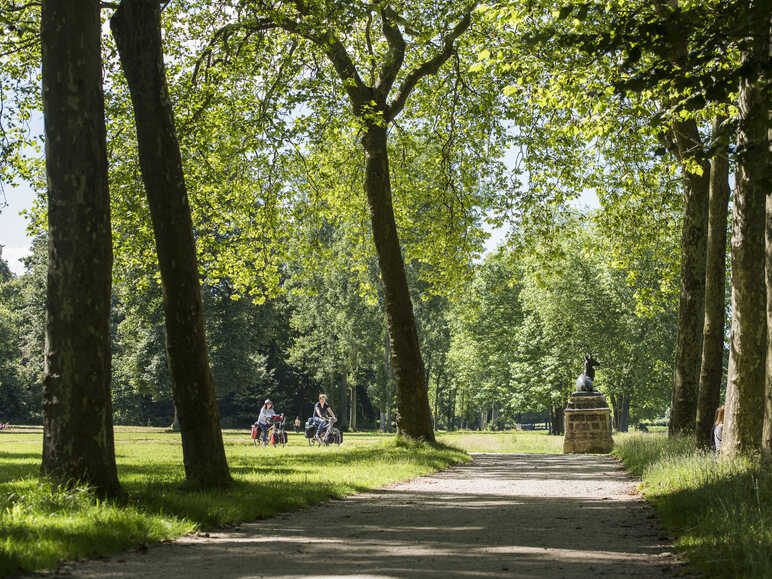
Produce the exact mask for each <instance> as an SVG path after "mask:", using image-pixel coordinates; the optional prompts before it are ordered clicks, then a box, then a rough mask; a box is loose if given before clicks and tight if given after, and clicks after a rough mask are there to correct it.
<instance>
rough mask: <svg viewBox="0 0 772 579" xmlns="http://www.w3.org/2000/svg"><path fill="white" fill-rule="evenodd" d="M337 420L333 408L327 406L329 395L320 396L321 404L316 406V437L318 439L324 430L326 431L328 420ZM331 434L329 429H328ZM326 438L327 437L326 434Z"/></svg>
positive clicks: (318, 403)
mask: <svg viewBox="0 0 772 579" xmlns="http://www.w3.org/2000/svg"><path fill="white" fill-rule="evenodd" d="M328 417H330V418H333V419H335V420H337V418H335V414H334V413H333V411H332V408H330V405H329V404H327V394H319V402H317V403H316V404H314V416H313V418H314V422H316V436H317V437H318V436H319V435H320V434H321V432H322V430H324V429H325V428H326V426H327V423H328V420H327V418H328ZM328 432H329V429H328ZM325 436H327V435H326V434H325Z"/></svg>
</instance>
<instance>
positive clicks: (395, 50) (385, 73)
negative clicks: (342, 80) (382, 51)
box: [375, 5, 405, 102]
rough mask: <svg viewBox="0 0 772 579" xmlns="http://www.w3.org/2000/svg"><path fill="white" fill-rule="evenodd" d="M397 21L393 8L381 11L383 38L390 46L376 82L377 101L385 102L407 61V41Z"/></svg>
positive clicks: (386, 7) (389, 7)
mask: <svg viewBox="0 0 772 579" xmlns="http://www.w3.org/2000/svg"><path fill="white" fill-rule="evenodd" d="M397 20H398V15H397V13H396V12H395V11H394V9H393V8H392V7H391V6H389V5H386V6H384V7H383V8H382V9H381V23H382V27H383V36H384V37H385V38H386V43H387V44H388V45H389V52H388V54H387V55H386V59H385V60H384V62H383V66H382V67H381V72H380V74H379V75H378V80H376V82H375V94H376V95H377V97H379V98H377V100H383V101H384V102H385V101H386V97H387V96H388V94H389V91H390V90H391V87H392V86H393V85H394V81H395V80H396V78H397V73H399V69H400V68H402V63H403V62H404V60H405V39H404V38H403V36H402V32H401V31H400V29H399V26H397Z"/></svg>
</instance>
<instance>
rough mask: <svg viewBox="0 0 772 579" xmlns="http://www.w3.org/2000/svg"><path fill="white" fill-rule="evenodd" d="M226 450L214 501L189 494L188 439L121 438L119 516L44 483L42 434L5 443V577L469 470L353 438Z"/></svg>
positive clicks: (428, 452)
mask: <svg viewBox="0 0 772 579" xmlns="http://www.w3.org/2000/svg"><path fill="white" fill-rule="evenodd" d="M224 441H225V447H226V453H227V455H228V463H229V465H230V468H231V473H232V474H233V478H234V484H233V485H232V486H231V487H230V488H228V489H225V490H220V491H207V492H205V491H200V490H191V489H189V488H187V487H186V486H185V484H184V470H183V466H182V449H181V444H180V437H179V434H174V433H170V432H166V431H164V430H163V429H152V428H121V427H118V428H116V431H115V451H116V459H117V462H118V475H119V478H120V480H121V483H122V484H123V486H124V488H125V489H126V491H128V494H129V501H128V504H126V505H122V506H116V505H114V504H112V503H109V502H100V501H97V500H95V499H94V497H93V496H92V494H91V493H90V492H89V491H88V490H87V489H78V488H76V489H73V490H58V489H53V488H51V487H49V486H47V485H45V484H41V483H40V481H39V480H38V476H37V475H38V470H39V468H40V449H41V447H42V432H41V430H40V429H24V430H19V429H14V431H11V432H2V433H0V443H2V446H1V447H0V448H1V449H2V451H0V576H6V575H9V574H16V573H19V572H23V571H30V570H34V569H41V568H50V567H53V566H56V564H57V563H58V562H60V561H62V560H71V559H77V558H82V557H93V556H98V555H104V554H108V553H111V552H115V551H118V550H121V549H125V548H127V547H130V546H133V545H138V544H144V543H148V542H154V541H160V540H163V539H166V538H172V537H177V536H180V535H182V534H185V533H188V532H192V531H196V530H200V529H206V528H212V527H222V526H227V525H229V524H233V523H236V522H238V521H244V520H253V519H258V518H262V517H267V516H270V515H272V514H275V513H278V512H282V511H291V510H295V509H299V508H302V507H305V506H308V505H312V504H315V503H318V502H321V501H324V500H327V499H330V498H334V497H341V496H345V495H347V494H351V493H355V492H361V491H364V490H367V489H370V488H373V487H377V486H381V485H383V484H387V483H390V482H394V481H398V480H406V479H410V478H413V477H415V476H419V475H421V474H426V473H429V472H433V471H436V470H439V469H442V468H445V467H446V466H448V465H450V464H453V463H455V462H460V461H464V460H468V457H467V455H465V454H464V453H463V452H462V451H460V450H457V449H452V448H447V447H441V446H438V447H431V446H428V445H409V447H407V446H405V445H397V444H394V440H393V437H388V436H383V435H381V436H378V435H366V434H346V435H345V442H344V444H343V445H342V446H341V447H328V448H309V447H308V445H307V444H306V442H305V439H304V438H303V436H302V435H298V434H291V435H290V444H288V445H287V446H286V447H285V448H270V447H269V448H255V447H254V446H253V445H252V443H251V441H250V440H249V435H248V432H247V431H235V430H226V431H225V432H224Z"/></svg>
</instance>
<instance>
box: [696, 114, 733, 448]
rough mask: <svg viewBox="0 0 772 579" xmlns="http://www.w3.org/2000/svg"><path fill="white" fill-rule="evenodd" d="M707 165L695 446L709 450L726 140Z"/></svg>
mask: <svg viewBox="0 0 772 579" xmlns="http://www.w3.org/2000/svg"><path fill="white" fill-rule="evenodd" d="M720 125H721V119H716V120H714V122H713V133H714V134H716V135H718V134H720V130H721V127H720ZM720 143H721V146H720V147H719V148H718V149H717V150H716V153H715V154H714V155H713V158H712V159H711V163H710V201H709V205H710V206H709V210H708V249H707V251H708V252H707V257H706V268H705V323H704V326H703V331H702V334H703V342H702V362H701V366H700V387H699V393H698V396H697V420H696V435H697V443H698V444H699V445H700V446H701V447H702V448H710V447H711V445H712V443H713V423H714V419H715V413H716V409H717V408H718V406H719V401H720V399H721V379H722V377H723V366H724V326H725V324H724V320H725V318H726V288H725V279H726V230H727V214H728V206H729V158H728V155H729V150H728V149H729V147H728V145H729V139H728V138H722V139H721V140H720Z"/></svg>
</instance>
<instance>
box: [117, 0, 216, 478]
mask: <svg viewBox="0 0 772 579" xmlns="http://www.w3.org/2000/svg"><path fill="white" fill-rule="evenodd" d="M110 26H111V28H112V31H113V35H114V36H115V40H116V44H117V46H118V51H119V53H120V58H121V65H122V67H123V71H124V73H125V75H126V80H127V81H128V85H129V90H130V92H131V100H132V104H133V107H134V118H135V121H136V125H137V144H138V148H139V162H140V167H141V169H142V178H143V180H144V182H145V189H146V192H147V198H148V203H149V205H150V215H151V218H152V221H153V230H154V233H155V240H156V249H157V252H158V263H159V266H160V269H161V281H162V284H163V301H164V312H165V315H166V350H167V355H168V357H169V366H170V368H171V374H172V384H173V390H174V405H175V408H176V410H177V416H178V419H179V423H180V432H181V436H182V450H183V460H184V463H185V475H186V478H187V480H188V482H190V483H191V484H193V485H196V486H200V487H216V486H222V485H225V484H228V483H229V482H230V480H231V479H230V473H229V471H228V464H227V461H226V458H225V449H224V446H223V439H222V431H221V430H220V419H219V413H218V409H217V399H216V396H215V387H214V380H213V378H212V372H211V369H210V366H209V355H208V349H207V342H206V335H205V332H204V316H203V306H202V300H201V287H200V283H199V278H198V262H197V258H196V248H195V240H194V237H193V225H192V222H191V216H190V207H189V204H188V194H187V189H186V186H185V178H184V175H183V172H182V162H181V158H180V151H179V145H178V142H177V134H176V131H175V127H174V116H173V111H172V106H171V101H170V98H169V91H168V88H167V83H166V72H165V69H164V63H163V52H162V45H161V16H160V5H159V3H158V2H157V1H153V0H123V2H121V4H120V6H119V8H118V9H117V10H116V12H115V13H114V15H113V17H112V18H111V20H110Z"/></svg>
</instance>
